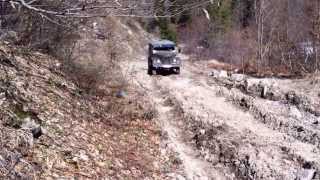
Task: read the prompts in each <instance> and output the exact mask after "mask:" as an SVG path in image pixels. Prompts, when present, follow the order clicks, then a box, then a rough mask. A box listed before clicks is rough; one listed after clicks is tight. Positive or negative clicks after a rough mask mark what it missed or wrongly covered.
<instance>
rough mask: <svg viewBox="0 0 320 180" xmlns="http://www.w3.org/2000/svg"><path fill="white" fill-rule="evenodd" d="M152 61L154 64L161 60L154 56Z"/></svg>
mask: <svg viewBox="0 0 320 180" xmlns="http://www.w3.org/2000/svg"><path fill="white" fill-rule="evenodd" d="M153 63H154V64H161V60H160V59H159V58H154V59H153Z"/></svg>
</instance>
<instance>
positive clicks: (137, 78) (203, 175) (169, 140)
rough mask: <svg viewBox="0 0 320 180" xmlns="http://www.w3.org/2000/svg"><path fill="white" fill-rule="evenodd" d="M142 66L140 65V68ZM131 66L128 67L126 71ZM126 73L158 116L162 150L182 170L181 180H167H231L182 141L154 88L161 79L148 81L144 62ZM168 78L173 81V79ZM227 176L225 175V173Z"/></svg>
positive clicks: (171, 113) (173, 116)
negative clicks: (162, 139)
mask: <svg viewBox="0 0 320 180" xmlns="http://www.w3.org/2000/svg"><path fill="white" fill-rule="evenodd" d="M142 63H143V64H142ZM130 66H131V67H130ZM128 71H129V74H130V75H131V76H134V79H133V78H132V79H131V80H130V81H131V82H132V83H133V84H135V85H138V86H140V87H141V88H142V89H143V91H144V92H143V93H144V94H145V95H146V96H147V97H149V99H150V101H151V102H153V103H154V107H155V109H156V111H157V112H158V117H157V120H158V124H159V126H160V127H161V128H162V130H163V132H164V134H165V136H166V138H165V140H164V142H163V144H164V146H166V149H167V150H166V151H174V152H175V153H176V154H177V157H176V158H178V159H179V160H178V161H181V166H182V168H183V169H184V173H183V177H182V176H181V175H180V174H181V173H180V172H175V173H173V174H172V173H171V174H170V175H168V177H167V178H168V179H170V180H171V179H187V180H215V179H218V180H224V179H232V178H230V175H227V176H224V175H223V174H222V173H221V172H220V171H222V172H224V170H223V169H219V168H213V167H212V165H211V164H210V163H208V162H207V161H205V160H203V159H202V158H199V157H198V156H197V153H196V148H194V147H193V146H192V145H190V143H188V141H185V138H184V137H183V136H182V135H183V132H181V131H182V130H183V129H181V128H179V125H178V124H176V122H177V121H176V119H178V118H179V117H178V116H176V114H175V113H174V107H172V106H170V105H167V104H166V102H165V99H166V96H167V93H163V88H162V87H159V86H157V82H158V81H159V80H161V77H159V76H157V77H150V76H148V75H147V73H145V72H146V68H145V67H144V62H142V61H138V62H135V63H134V64H131V65H130V64H129V67H128V68H127V69H126V72H128ZM170 78H172V79H176V77H175V76H171V77H170ZM226 174H228V173H226Z"/></svg>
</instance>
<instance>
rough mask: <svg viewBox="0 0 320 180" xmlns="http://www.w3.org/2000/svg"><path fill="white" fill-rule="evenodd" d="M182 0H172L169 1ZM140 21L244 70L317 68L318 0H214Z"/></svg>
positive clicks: (319, 48) (203, 56) (203, 54)
mask: <svg viewBox="0 0 320 180" xmlns="http://www.w3.org/2000/svg"><path fill="white" fill-rule="evenodd" d="M160 2H161V1H159V3H160ZM183 3H186V1H184V0H176V1H174V4H175V6H170V7H173V8H174V7H179V5H180V4H183ZM164 9H166V8H165V7H164ZM144 22H145V27H146V29H147V30H148V31H150V32H157V33H159V34H160V35H161V37H162V38H167V39H171V40H174V41H178V42H179V43H183V44H184V45H185V46H186V50H185V52H187V53H190V54H196V57H197V59H213V58H214V59H217V60H219V61H223V62H226V63H231V64H233V65H236V66H238V67H239V66H241V69H244V70H245V71H246V72H250V71H270V72H282V73H290V74H301V73H313V72H317V71H318V70H319V59H320V56H319V53H320V2H319V1H318V0H310V1H304V0H241V1H240V0H216V1H213V2H212V3H210V4H208V5H206V6H203V7H201V8H197V9H194V10H191V11H185V12H184V13H181V14H179V15H178V16H176V17H172V18H162V19H156V20H148V21H147V23H146V21H144Z"/></svg>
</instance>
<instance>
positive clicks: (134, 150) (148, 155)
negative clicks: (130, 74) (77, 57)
mask: <svg viewBox="0 0 320 180" xmlns="http://www.w3.org/2000/svg"><path fill="white" fill-rule="evenodd" d="M60 68H61V63H60V62H59V61H57V60H56V59H54V58H52V57H50V56H47V55H44V54H41V53H39V52H30V51H28V50H25V49H23V48H17V47H13V46H9V45H5V44H0V83H1V85H0V97H1V100H0V109H1V110H0V119H1V120H0V137H1V139H0V149H1V151H0V178H1V179H3V178H8V179H17V178H19V179H20V178H23V179H25V178H27V179H29V178H30V179H43V178H50V179H52V178H53V179H55V178H58V177H59V178H89V179H100V178H108V179H125V178H136V179H143V178H146V177H148V178H152V179H161V178H159V177H158V176H159V175H160V171H161V167H160V166H156V165H155V163H154V162H161V160H160V159H158V158H157V157H159V153H160V152H159V138H160V131H159V130H158V129H157V127H155V125H154V124H153V122H152V121H151V119H152V118H153V112H152V109H150V108H149V109H148V108H144V107H151V106H150V105H148V102H147V101H145V100H144V99H143V97H141V95H140V94H138V92H136V91H135V90H134V89H130V88H128V89H127V90H126V97H125V98H117V97H115V96H108V97H96V96H86V95H85V94H84V93H83V91H82V90H81V89H79V88H78V87H76V86H75V84H73V83H72V82H71V81H69V80H68V78H67V77H66V75H65V74H64V73H63V72H62V71H61V70H60ZM135 98H140V100H139V102H137V101H136V100H135Z"/></svg>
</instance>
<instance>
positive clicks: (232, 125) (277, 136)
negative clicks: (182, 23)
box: [134, 62, 319, 179]
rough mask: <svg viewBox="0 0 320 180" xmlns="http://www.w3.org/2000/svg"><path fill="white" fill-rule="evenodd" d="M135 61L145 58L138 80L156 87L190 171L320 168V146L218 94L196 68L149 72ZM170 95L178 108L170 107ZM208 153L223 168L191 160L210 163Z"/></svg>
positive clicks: (163, 116)
mask: <svg viewBox="0 0 320 180" xmlns="http://www.w3.org/2000/svg"><path fill="white" fill-rule="evenodd" d="M134 63H135V64H140V65H139V66H138V67H139V69H138V70H137V69H136V70H135V72H137V73H139V74H140V75H138V76H139V77H137V81H138V82H139V83H140V84H143V86H145V87H148V88H149V90H150V91H151V92H150V95H149V97H150V99H153V100H154V101H156V104H157V105H156V106H157V109H158V111H159V113H160V121H161V122H165V123H164V124H162V126H163V127H164V129H166V130H167V132H168V135H169V137H170V138H171V142H174V143H172V144H173V148H174V144H180V148H177V147H176V148H175V150H176V151H178V153H179V154H180V158H181V159H182V161H184V166H185V171H186V172H191V173H190V174H186V175H187V176H188V178H189V179H205V178H209V177H210V176H211V177H216V176H217V174H218V175H219V176H220V177H221V178H217V179H224V178H226V179H299V177H300V174H301V173H303V172H305V171H307V170H308V169H316V170H317V171H318V172H319V165H318V163H319V157H317V156H318V155H319V154H318V152H319V151H318V149H317V148H316V147H314V146H312V145H310V144H305V143H303V142H300V141H297V140H296V139H295V138H293V137H291V136H289V135H287V134H286V133H281V131H280V130H279V129H276V128H273V127H272V126H267V125H266V124H264V123H262V122H261V120H260V119H259V118H257V117H256V116H253V115H252V114H250V113H249V112H246V111H245V110H243V109H241V108H238V107H236V106H234V105H233V104H232V102H226V97H219V96H217V95H216V94H217V92H218V89H216V87H214V88H212V87H209V86H206V84H204V83H203V82H201V80H202V78H199V77H198V75H196V74H194V73H192V72H191V71H190V70H189V71H188V69H187V70H186V71H185V72H184V71H182V75H181V76H168V77H166V76H156V77H148V76H147V75H146V74H144V71H143V72H138V71H141V70H142V69H144V68H143V64H142V63H143V62H134ZM141 73H142V74H141ZM184 73H185V74H184ZM147 79H149V80H147ZM150 79H151V80H150ZM147 81H149V82H147ZM150 81H151V82H152V83H150ZM163 97H169V98H168V99H167V100H163ZM166 101H169V102H171V103H169V104H171V105H170V106H172V107H173V108H171V107H169V108H168V107H167V106H166V105H165V104H167V103H168V102H166ZM275 123H276V122H275ZM182 137H184V138H183V139H182ZM187 142H192V143H187ZM186 147H187V148H186ZM181 148H182V149H181ZM194 148H196V149H197V151H194V150H193V149H194ZM190 149H191V150H190ZM193 153H194V154H193ZM185 155H187V157H184V156H185ZM188 158H189V159H188ZM203 159H204V160H205V161H207V162H209V163H210V164H211V165H212V166H213V167H214V168H212V167H209V169H211V170H213V171H214V172H216V171H217V170H218V171H219V172H220V173H217V174H216V175H213V174H215V173H213V174H210V175H208V174H206V173H205V172H207V170H206V168H207V167H208V165H205V166H203V167H202V168H200V169H196V168H195V167H197V166H198V165H197V163H195V164H193V165H192V164H191V163H190V162H191V161H197V162H201V163H200V164H206V163H204V162H203ZM189 163H190V164H189ZM192 171H193V172H192ZM221 173H222V175H221ZM201 176H202V177H203V178H201ZM316 178H319V177H316Z"/></svg>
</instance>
